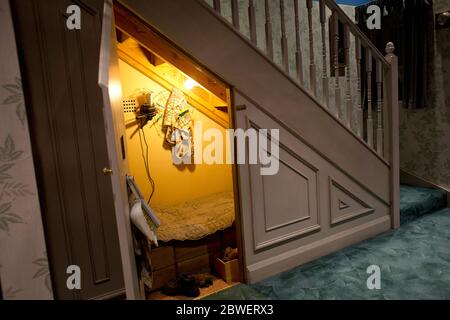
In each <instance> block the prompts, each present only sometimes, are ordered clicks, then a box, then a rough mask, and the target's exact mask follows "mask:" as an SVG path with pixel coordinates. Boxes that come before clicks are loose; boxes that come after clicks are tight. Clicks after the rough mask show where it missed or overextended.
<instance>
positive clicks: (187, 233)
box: [152, 192, 235, 242]
mask: <svg viewBox="0 0 450 320" xmlns="http://www.w3.org/2000/svg"><path fill="white" fill-rule="evenodd" d="M152 209H153V210H154V211H155V213H156V215H157V216H158V218H159V219H160V220H161V226H160V227H159V228H158V231H157V237H158V240H159V241H164V242H167V241H170V240H180V241H184V240H198V239H201V238H203V237H206V236H207V235H210V234H213V233H215V232H217V231H219V230H224V229H226V228H228V227H231V225H232V224H233V222H234V217H235V213H234V200H233V193H232V192H221V193H215V194H211V195H208V196H205V197H202V198H199V199H195V200H192V201H185V202H182V203H178V204H175V205H165V206H162V205H157V206H152Z"/></svg>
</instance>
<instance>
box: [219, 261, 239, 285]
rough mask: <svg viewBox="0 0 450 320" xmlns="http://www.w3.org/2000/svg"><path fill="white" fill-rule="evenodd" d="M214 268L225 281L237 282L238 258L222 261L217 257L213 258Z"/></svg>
mask: <svg viewBox="0 0 450 320" xmlns="http://www.w3.org/2000/svg"><path fill="white" fill-rule="evenodd" d="M214 269H215V271H216V273H217V274H218V275H219V276H220V277H221V278H222V279H223V280H224V281H225V282H226V283H229V284H231V283H233V282H239V280H240V279H239V278H240V277H239V260H238V259H233V260H231V261H227V262H223V261H222V260H221V259H220V258H219V257H216V259H215V260H214Z"/></svg>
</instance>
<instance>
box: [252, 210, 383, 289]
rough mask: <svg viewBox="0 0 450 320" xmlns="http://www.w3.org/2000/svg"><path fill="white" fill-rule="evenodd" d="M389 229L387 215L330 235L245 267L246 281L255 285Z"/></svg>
mask: <svg viewBox="0 0 450 320" xmlns="http://www.w3.org/2000/svg"><path fill="white" fill-rule="evenodd" d="M390 229H391V217H390V216H389V215H386V216H383V217H380V218H378V219H375V220H372V221H370V222H367V223H365V224H362V225H359V226H356V227H354V228H351V229H348V230H345V231H342V232H340V233H337V234H334V235H331V236H329V237H327V238H324V239H321V240H318V241H315V242H313V243H310V244H308V245H305V246H302V247H300V248H297V249H294V250H291V251H288V252H285V253H283V254H280V255H278V256H275V257H272V258H270V259H266V260H264V261H261V262H258V263H255V264H253V265H250V266H248V267H247V277H248V278H247V280H248V282H249V283H255V282H258V281H260V280H263V279H266V278H268V277H270V276H273V275H275V274H278V273H280V272H283V271H287V270H290V269H292V268H295V267H297V266H299V265H302V264H304V263H307V262H310V261H312V260H315V259H318V258H320V257H322V256H325V255H327V254H330V253H333V252H336V251H338V250H341V249H343V248H345V247H347V246H350V245H352V244H355V243H358V242H361V241H363V240H366V239H368V238H371V237H374V236H376V235H377V234H380V233H382V232H385V231H387V230H390Z"/></svg>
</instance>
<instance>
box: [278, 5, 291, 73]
mask: <svg viewBox="0 0 450 320" xmlns="http://www.w3.org/2000/svg"><path fill="white" fill-rule="evenodd" d="M280 15H281V59H282V64H283V68H284V70H286V72H287V73H289V57H288V50H289V49H288V45H287V37H286V21H285V19H284V18H285V17H284V0H280Z"/></svg>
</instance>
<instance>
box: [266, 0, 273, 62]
mask: <svg viewBox="0 0 450 320" xmlns="http://www.w3.org/2000/svg"><path fill="white" fill-rule="evenodd" d="M265 9H266V10H265V11H266V51H267V55H268V56H269V58H270V59H271V60H273V40H272V22H271V21H270V7H269V0H265Z"/></svg>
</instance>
